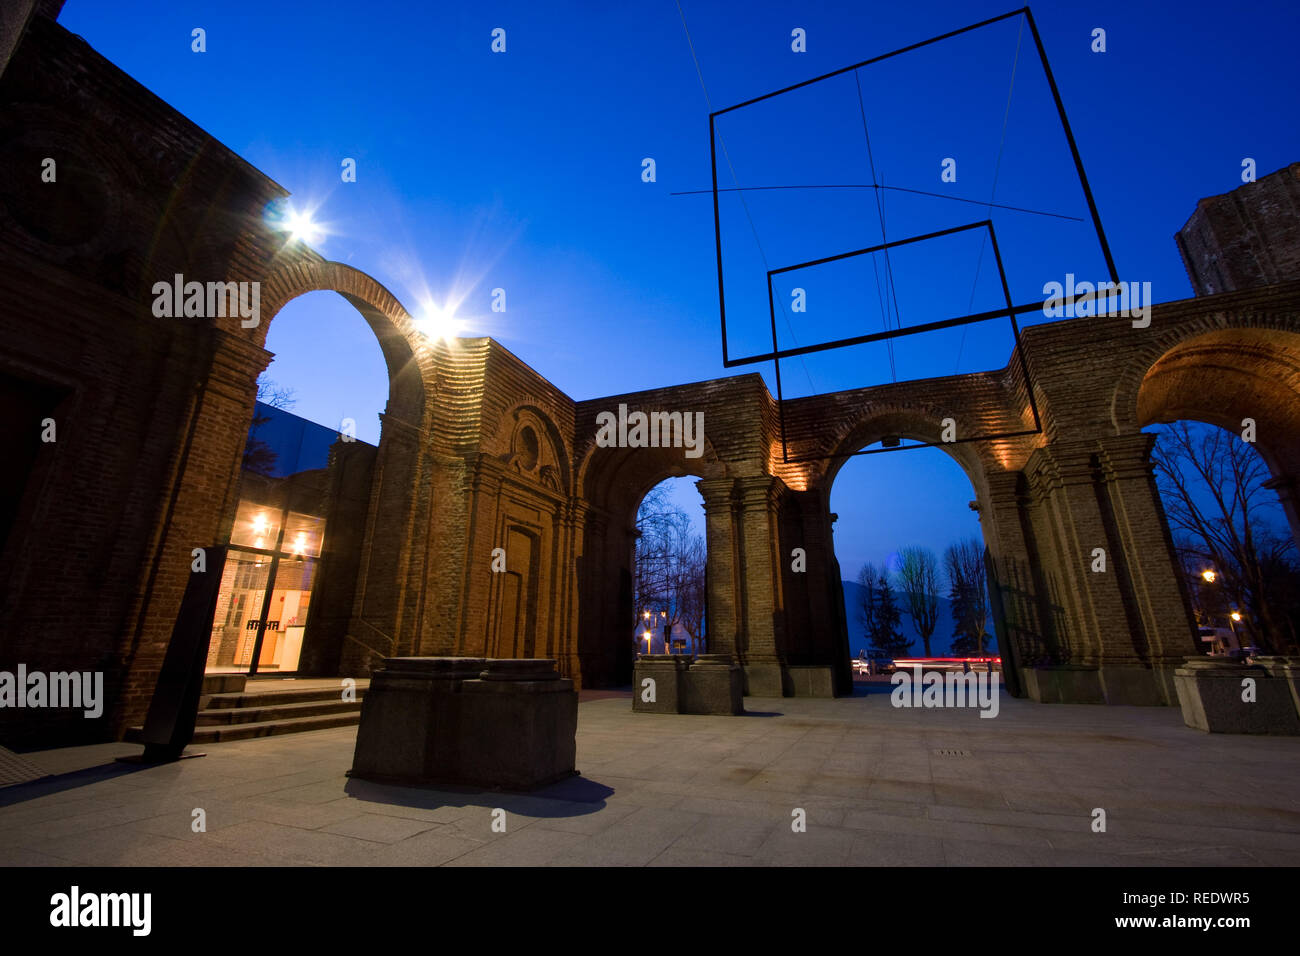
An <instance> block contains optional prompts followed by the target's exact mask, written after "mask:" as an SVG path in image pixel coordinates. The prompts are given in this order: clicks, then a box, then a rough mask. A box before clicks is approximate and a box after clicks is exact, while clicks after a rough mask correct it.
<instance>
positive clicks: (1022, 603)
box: [809, 403, 1047, 696]
mask: <svg viewBox="0 0 1300 956" xmlns="http://www.w3.org/2000/svg"><path fill="white" fill-rule="evenodd" d="M945 418H951V419H953V420H954V421H955V422H956V425H957V434H963V433H964V434H970V433H972V432H975V426H974V425H973V424H971V423H970V422H969V421H968V419H967V417H966V416H965V415H963V414H962V413H960V412H955V411H952V410H948V409H944V408H939V407H935V406H931V405H905V404H895V403H891V404H889V405H872V406H868V407H867V408H865V409H864V411H863V412H862V413H861V414H860V415H859V416H855V417H854V418H852V419H850V420H847V421H845V422H844V423H843V424H842V425H841V426H840V428H839V429H838V434H836V435H835V436H834V439H833V440H832V441H831V442H830V443H828V446H827V447H828V448H829V449H830V454H831V455H832V457H831V458H829V459H828V460H827V461H825V462H824V463H822V464H821V465H820V466H819V469H818V470H817V471H816V472H814V473H813V474H812V475H811V476H810V482H809V486H810V488H811V489H814V490H816V491H818V492H819V493H820V496H821V502H822V504H821V507H822V511H823V516H824V520H825V522H826V529H827V532H828V534H827V539H828V540H831V541H833V536H832V535H831V534H830V533H829V532H830V530H831V521H832V518H831V514H830V501H831V490H832V488H833V486H834V482H835V478H836V477H837V476H838V474H839V472H840V470H841V469H842V468H843V466H844V465H845V463H846V462H848V461H849V459H850V458H851V457H853V456H854V455H855V454H856V453H857V452H859V451H861V450H862V449H864V448H867V447H869V446H871V445H874V444H876V443H878V442H880V441H881V440H882V439H884V438H886V437H895V438H900V439H904V440H912V441H919V442H925V443H933V444H934V445H935V447H938V448H939V449H941V450H942V451H943V452H944V453H946V454H947V455H948V456H949V457H951V458H952V459H953V460H954V461H956V462H957V464H958V465H959V466H960V467H961V469H962V471H963V472H964V473H965V475H966V477H967V479H969V481H970V484H971V488H972V490H973V492H974V494H975V502H976V509H977V511H978V513H979V518H980V531H981V534H982V536H983V539H984V545H985V554H986V567H987V569H988V571H989V594H990V598H991V599H992V601H993V604H992V607H991V611H992V618H993V628H994V631H995V632H996V635H997V640H998V648H999V652H1000V653H1001V655H1002V659H1003V675H1004V680H1005V682H1006V684H1007V689H1008V690H1009V691H1010V692H1011V693H1012V694H1014V695H1016V696H1022V695H1023V692H1024V691H1023V680H1022V677H1021V674H1020V669H1021V667H1022V666H1024V663H1023V662H1024V659H1025V657H1026V651H1027V650H1028V648H1027V646H1026V645H1030V646H1032V645H1033V644H1035V643H1037V635H1038V634H1039V632H1040V631H1041V629H1042V628H1041V625H1040V624H1039V623H1038V621H1039V619H1040V617H1041V615H1042V614H1043V609H1042V608H1041V607H1040V604H1041V603H1042V601H1043V599H1044V598H1043V595H1045V594H1046V591H1047V589H1046V586H1045V583H1044V582H1043V580H1042V579H1041V576H1040V574H1039V571H1038V568H1037V564H1038V562H1036V561H1033V560H1031V554H1030V551H1029V546H1028V543H1027V539H1029V537H1030V535H1029V534H1028V532H1027V528H1026V523H1025V522H1024V521H1023V515H1022V513H1021V511H1020V509H1019V506H1018V504H1017V497H1018V494H1017V491H1016V489H1017V482H1018V480H1019V476H1018V473H1017V471H1016V470H1014V469H1015V468H1016V467H1018V465H1019V463H1020V462H1021V461H1022V460H1023V457H1024V456H1025V454H1026V453H1027V450H1028V447H1029V440H1026V439H1021V440H1019V441H1016V440H1011V441H1006V440H1000V441H972V442H944V441H943V440H942V422H943V420H944V419H945ZM886 454H903V455H905V454H909V452H907V451H897V452H888V453H886ZM864 457H866V458H868V459H870V458H871V457H874V456H864ZM888 506H889V503H882V507H888ZM831 557H832V559H834V556H833V555H831ZM834 560H835V574H836V584H837V585H838V581H839V580H840V579H841V578H842V572H841V570H840V568H839V566H838V559H834ZM841 603H842V602H841ZM840 627H841V630H842V631H844V633H843V647H844V648H846V649H847V647H848V634H847V631H846V630H845V623H844V621H843V620H841V623H840Z"/></svg>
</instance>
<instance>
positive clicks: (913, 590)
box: [898, 547, 939, 657]
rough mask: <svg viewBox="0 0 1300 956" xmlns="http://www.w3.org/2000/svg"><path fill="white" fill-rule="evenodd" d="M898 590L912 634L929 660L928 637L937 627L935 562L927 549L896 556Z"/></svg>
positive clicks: (936, 568)
mask: <svg viewBox="0 0 1300 956" xmlns="http://www.w3.org/2000/svg"><path fill="white" fill-rule="evenodd" d="M898 561H899V563H898V586H899V589H900V590H901V591H902V592H903V600H904V602H905V607H906V609H907V613H908V615H909V616H910V617H911V618H912V624H913V625H914V626H915V627H916V632H917V633H918V634H920V635H921V643H923V644H924V645H925V656H926V657H929V656H930V635H932V634H933V633H934V629H935V627H936V626H937V625H938V623H939V562H938V560H937V559H936V558H935V556H934V552H933V551H931V550H930V549H929V548H917V547H913V548H903V549H902V550H901V551H899V552H898Z"/></svg>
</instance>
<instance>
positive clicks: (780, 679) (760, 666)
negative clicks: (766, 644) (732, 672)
mask: <svg viewBox="0 0 1300 956" xmlns="http://www.w3.org/2000/svg"><path fill="white" fill-rule="evenodd" d="M741 667H742V669H743V670H744V673H745V696H746V697H786V696H788V694H787V691H786V682H787V681H788V680H789V676H788V675H787V674H786V670H785V666H784V665H783V664H782V663H781V662H780V661H779V660H777V659H775V658H770V659H759V660H755V659H752V658H751V659H749V660H745V661H743V662H742V663H741Z"/></svg>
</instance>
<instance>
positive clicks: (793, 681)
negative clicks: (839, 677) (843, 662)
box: [785, 664, 839, 697]
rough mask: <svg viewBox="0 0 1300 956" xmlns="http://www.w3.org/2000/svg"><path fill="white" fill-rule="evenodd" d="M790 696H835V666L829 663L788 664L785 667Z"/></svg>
mask: <svg viewBox="0 0 1300 956" xmlns="http://www.w3.org/2000/svg"><path fill="white" fill-rule="evenodd" d="M785 671H786V676H787V678H788V680H787V681H786V683H787V686H789V688H790V696H791V697H837V696H839V695H837V694H836V693H835V668H833V667H831V665H829V664H812V665H803V664H790V665H787V666H786V668H785Z"/></svg>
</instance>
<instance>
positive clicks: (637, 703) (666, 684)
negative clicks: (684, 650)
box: [632, 654, 691, 714]
mask: <svg viewBox="0 0 1300 956" xmlns="http://www.w3.org/2000/svg"><path fill="white" fill-rule="evenodd" d="M690 666H691V657H690V655H689V654H642V655H641V656H640V657H638V658H637V659H636V663H635V664H634V665H633V666H632V709H633V710H635V711H639V712H642V713H647V714H680V713H684V711H682V710H681V696H682V693H681V690H682V678H683V676H684V675H685V674H686V669H687V668H688V667H690ZM647 681H649V682H650V683H647Z"/></svg>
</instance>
